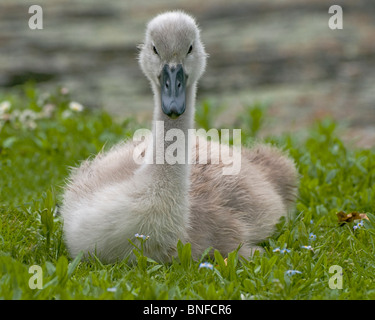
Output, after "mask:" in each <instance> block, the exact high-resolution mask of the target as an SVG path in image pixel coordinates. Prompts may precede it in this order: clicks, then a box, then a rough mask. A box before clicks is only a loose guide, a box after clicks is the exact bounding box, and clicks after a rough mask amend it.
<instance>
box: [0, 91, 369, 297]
mask: <svg viewBox="0 0 375 320" xmlns="http://www.w3.org/2000/svg"><path fill="white" fill-rule="evenodd" d="M5 100H7V101H9V102H10V103H11V107H10V110H8V111H3V113H2V114H1V115H0V118H1V119H2V120H0V128H1V129H0V190H1V194H0V217H1V221H0V299H375V282H374V281H375V255H374V253H375V247H374V246H375V244H374V235H375V216H374V215H373V214H374V211H375V210H374V209H375V188H374V182H375V152H374V150H358V149H355V148H348V147H346V146H345V145H344V144H343V142H342V141H341V140H340V137H339V136H338V133H337V132H338V131H337V128H336V124H335V123H334V122H333V121H330V120H324V121H322V122H319V123H316V124H315V125H313V126H312V127H311V128H310V129H309V134H308V138H307V139H305V140H301V139H299V138H298V136H297V135H292V134H289V135H288V134H285V135H283V136H279V137H268V138H266V141H267V142H269V143H272V144H275V145H278V146H279V147H281V148H284V149H286V150H288V151H289V153H290V155H291V156H292V157H293V158H294V159H295V161H296V163H297V165H298V168H299V172H300V175H301V182H300V187H299V199H298V201H297V205H296V210H295V214H294V216H293V217H292V218H291V219H290V220H288V221H285V220H283V221H281V222H280V223H279V224H278V226H277V231H276V232H275V234H274V235H273V236H272V237H271V238H270V239H268V240H267V241H265V242H263V243H262V245H263V246H264V248H265V252H264V253H262V254H256V255H255V256H254V257H252V258H247V259H245V258H243V257H239V256H238V255H237V253H236V252H232V253H231V254H229V256H228V258H227V260H226V263H225V261H224V258H225V257H222V256H221V255H220V254H219V253H218V252H215V259H214V260H213V261H212V260H210V259H209V258H208V256H207V255H202V257H201V258H200V259H199V260H198V261H193V260H192V259H191V254H190V245H189V244H186V245H182V244H181V243H179V244H176V245H177V249H178V257H176V258H175V259H174V260H173V262H172V263H168V264H159V263H156V262H154V261H152V260H150V259H148V258H147V257H145V256H144V255H143V252H142V243H141V241H140V240H138V239H131V240H132V242H133V244H134V254H135V255H136V256H137V259H136V261H137V263H135V264H134V265H128V264H127V263H126V261H124V262H121V263H117V264H110V265H103V264H102V263H101V262H100V261H99V260H97V259H96V258H95V257H93V258H92V259H91V261H89V262H83V261H80V258H79V257H78V258H77V259H75V260H72V259H70V258H69V255H68V252H67V249H66V247H65V244H64V239H63V233H62V223H63V222H62V221H61V219H60V217H59V216H58V215H56V204H57V203H59V201H60V199H61V193H62V186H63V185H64V180H65V179H66V177H67V175H68V172H69V166H75V165H78V164H79V161H81V160H84V159H86V158H87V157H90V156H92V155H94V154H96V153H97V152H98V151H100V150H101V149H102V148H103V146H105V147H109V146H111V145H113V144H114V143H116V142H118V141H120V140H123V139H126V138H130V137H132V133H133V132H134V130H135V129H136V128H138V127H141V124H135V121H132V120H131V119H128V120H125V121H122V122H118V121H115V120H114V118H112V117H111V116H110V115H108V114H107V113H105V112H104V111H100V110H99V111H89V110H83V111H82V112H79V111H74V110H70V108H69V102H70V101H71V100H72V99H71V97H69V95H68V94H62V93H61V91H60V90H56V92H55V93H52V94H49V95H46V94H43V93H39V92H38V90H37V89H36V88H35V87H33V86H30V85H27V86H25V87H24V88H23V89H22V90H19V91H16V92H13V93H11V94H8V95H3V96H0V103H1V102H2V101H5ZM46 105H50V106H49V107H45V106H46ZM52 105H53V106H52ZM0 106H1V105H0ZM2 106H3V107H4V104H3V105H2ZM201 107H202V108H201V109H199V110H198V112H197V124H198V126H200V127H203V128H205V127H209V126H210V125H212V123H214V120H215V118H214V117H213V116H212V115H213V114H215V112H214V111H213V106H212V104H210V103H209V102H204V103H203V104H202V106H201ZM27 110H31V111H32V112H30V111H27ZM0 112H1V111H0ZM4 114H5V115H4ZM265 120H267V119H266V113H265V108H264V107H263V106H260V105H254V106H249V107H247V108H245V109H244V111H243V113H241V114H239V115H238V120H237V123H236V127H237V128H244V129H246V130H243V136H242V142H243V143H244V144H246V145H250V144H251V143H252V142H253V141H254V138H256V136H257V134H258V132H259V130H261V128H262V125H263V123H264V121H265ZM341 210H343V211H346V212H353V211H359V212H363V213H367V216H368V217H369V219H370V220H369V221H367V220H365V221H364V225H363V226H362V227H360V228H358V229H356V230H354V229H353V226H354V225H355V224H356V223H357V222H351V223H347V224H344V225H342V226H340V225H339V224H338V223H337V217H336V212H338V211H341ZM145 241H147V240H145ZM302 246H311V249H306V248H303V247H302ZM277 248H280V250H282V249H284V248H286V249H288V250H290V251H289V252H284V253H282V252H280V251H278V250H275V249H277ZM309 248H310V247H309ZM201 262H210V263H211V264H212V265H213V266H214V267H213V269H209V268H199V264H200V263H201ZM33 265H38V266H40V267H41V270H42V278H41V279H42V281H43V284H42V289H38V288H36V289H31V288H30V285H29V284H30V283H31V284H33V283H37V281H34V278H31V277H32V276H33V275H34V274H33V273H29V268H30V267H31V266H33ZM334 265H337V266H340V267H342V289H332V288H330V286H329V284H330V281H331V283H332V282H333V283H334V284H335V283H336V284H338V282H335V281H333V280H334V278H331V277H335V276H337V275H338V274H337V273H334V272H333V273H330V267H331V266H334ZM288 270H298V271H299V272H300V273H297V274H294V275H288V272H287V271H288ZM330 278H331V280H330ZM29 282H30V283H29Z"/></svg>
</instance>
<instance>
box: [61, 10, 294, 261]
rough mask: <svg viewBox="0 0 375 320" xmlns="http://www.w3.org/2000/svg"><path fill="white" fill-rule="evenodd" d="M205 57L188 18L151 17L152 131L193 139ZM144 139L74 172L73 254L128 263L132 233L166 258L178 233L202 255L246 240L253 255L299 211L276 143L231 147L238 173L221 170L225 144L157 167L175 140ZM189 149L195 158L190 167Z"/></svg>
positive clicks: (147, 46)
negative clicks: (281, 222) (282, 221)
mask: <svg viewBox="0 0 375 320" xmlns="http://www.w3.org/2000/svg"><path fill="white" fill-rule="evenodd" d="M206 56H207V55H206V53H205V50H204V47H203V45H202V43H201V40H200V35H199V29H198V27H197V25H196V23H195V21H194V19H193V18H191V17H190V16H189V15H187V14H185V13H182V12H167V13H164V14H161V15H159V16H157V17H155V18H154V19H153V20H152V21H151V22H150V23H149V24H148V26H147V30H146V37H145V41H144V44H143V45H142V46H141V52H140V55H139V63H140V66H141V68H142V70H143V72H144V74H145V75H146V76H147V77H148V79H149V80H150V83H151V86H152V90H153V93H154V122H153V129H152V133H153V136H154V137H155V136H156V135H157V134H158V133H157V132H156V131H157V128H158V126H160V124H162V126H163V128H162V129H163V132H168V131H169V130H171V129H172V131H173V129H178V131H179V132H181V133H183V134H184V135H185V136H186V137H188V136H189V132H188V131H189V129H190V130H191V129H193V128H194V112H195V94H196V88H197V81H198V79H199V78H200V76H201V75H202V74H203V72H204V69H205V65H206ZM145 141H146V142H144V143H141V142H136V141H128V142H123V143H120V144H118V145H117V146H115V147H113V148H112V149H111V150H109V151H108V152H106V153H101V154H99V155H98V156H97V157H96V158H94V159H93V160H87V161H85V162H84V163H83V164H82V165H81V166H80V167H79V168H77V169H74V170H73V172H72V174H71V177H70V181H69V183H68V185H67V187H66V190H65V193H64V201H63V206H62V209H61V214H62V216H63V218H64V232H65V239H66V242H67V246H68V249H69V251H70V253H71V255H72V256H76V255H77V254H78V253H79V252H80V251H83V252H84V254H85V255H86V256H87V255H89V254H95V255H97V256H98V257H99V258H100V259H101V260H102V261H104V262H115V261H118V260H122V259H124V258H125V257H127V256H129V254H131V251H132V249H133V246H132V245H131V244H130V243H129V241H128V239H131V240H134V237H135V234H136V233H138V234H143V235H148V236H149V239H148V240H147V241H146V242H145V243H144V254H145V255H146V256H149V257H151V258H153V259H155V260H157V261H161V262H164V261H170V259H171V257H172V256H174V255H175V254H176V244H177V242H178V240H181V241H182V242H190V243H191V246H192V253H193V256H194V257H199V256H200V255H201V254H202V253H203V252H204V250H205V249H207V248H208V247H212V248H214V249H217V250H219V251H220V252H221V253H222V254H223V255H226V254H228V253H229V252H230V251H233V250H234V249H236V248H237V247H238V246H239V245H240V244H241V245H242V247H241V249H240V254H242V255H244V256H249V255H250V254H251V252H252V250H253V249H256V248H257V247H256V245H257V243H258V242H260V241H262V240H264V239H266V238H267V237H268V236H270V235H271V234H272V232H273V230H274V227H275V224H276V223H277V222H278V220H279V219H280V217H281V216H285V215H286V214H287V212H288V211H290V210H291V209H292V208H293V204H294V201H295V196H296V185H297V172H296V169H295V166H294V163H293V162H292V161H291V160H290V159H289V158H288V157H286V156H285V155H284V154H283V153H282V152H280V151H279V150H277V149H276V148H273V147H270V146H266V145H257V146H255V147H254V148H252V149H244V148H242V151H241V152H240V151H238V150H235V149H233V150H232V152H233V156H234V157H235V156H236V157H237V158H238V157H240V158H241V167H240V171H239V172H238V173H236V174H233V175H223V169H224V168H226V167H228V166H230V165H228V164H227V163H226V162H225V163H224V162H223V161H220V162H219V163H218V164H215V163H214V161H211V160H212V158H213V157H216V156H218V155H219V154H220V150H221V146H220V144H219V143H218V142H209V143H208V146H209V150H211V151H210V152H209V154H208V161H207V164H201V163H200V162H199V157H198V155H199V151H200V150H199V148H203V147H204V146H205V143H203V141H202V138H198V139H196V140H195V139H186V143H185V144H184V145H182V146H181V145H180V146H179V147H181V148H182V149H181V148H177V149H178V150H180V151H181V150H183V151H185V152H184V154H185V160H186V161H185V162H184V161H182V162H179V163H176V164H169V163H168V162H164V164H159V163H160V162H157V161H155V160H157V159H156V158H157V156H158V154H159V155H160V150H162V151H167V149H168V148H169V147H173V143H176V142H175V140H173V139H169V140H168V139H162V140H160V139H156V138H154V139H148V138H147V139H146V140H145ZM147 141H148V142H147ZM211 144H212V148H211ZM135 150H136V151H137V152H136V154H137V155H138V156H136V157H135V156H134V155H135ZM191 150H195V151H196V152H195V157H196V162H197V164H189V163H191V160H192V159H188V157H189V155H191V154H194V153H192V152H190V151H191ZM134 158H136V159H134ZM159 160H160V159H159ZM189 160H190V162H189ZM220 160H221V158H220Z"/></svg>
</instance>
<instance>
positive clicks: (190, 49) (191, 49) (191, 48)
mask: <svg viewBox="0 0 375 320" xmlns="http://www.w3.org/2000/svg"><path fill="white" fill-rule="evenodd" d="M192 51H193V45H192V44H191V45H190V47H189V51H188V53H187V54H190V53H191V52H192Z"/></svg>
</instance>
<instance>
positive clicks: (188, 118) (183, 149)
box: [146, 84, 196, 193]
mask: <svg viewBox="0 0 375 320" xmlns="http://www.w3.org/2000/svg"><path fill="white" fill-rule="evenodd" d="M153 92H154V116H153V125H152V134H153V145H152V147H151V145H149V147H148V148H147V151H146V159H147V161H146V162H147V163H152V164H151V165H150V164H149V165H146V166H147V169H146V170H147V171H148V173H149V174H151V175H152V176H153V180H156V181H169V182H170V183H171V186H172V185H173V188H175V191H177V190H179V191H181V192H186V193H187V189H188V187H189V174H190V168H189V164H188V162H189V161H188V156H189V154H190V151H191V149H192V145H191V143H192V139H189V129H194V115H195V94H196V85H195V84H192V85H190V86H187V87H186V109H185V112H184V113H183V114H182V115H180V116H179V117H178V118H177V119H171V118H170V117H168V116H167V115H166V114H164V112H163V111H162V108H161V96H160V88H158V87H157V86H153ZM169 147H170V148H169ZM171 150H174V151H175V152H174V153H173V154H171ZM151 151H152V152H151ZM168 154H169V155H172V158H175V159H178V162H176V163H174V164H171V161H170V158H168ZM151 158H152V161H151ZM172 161H173V159H172Z"/></svg>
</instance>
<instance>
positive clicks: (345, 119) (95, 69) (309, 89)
mask: <svg viewBox="0 0 375 320" xmlns="http://www.w3.org/2000/svg"><path fill="white" fill-rule="evenodd" d="M33 4H38V5H40V6H41V7H42V8H43V30H30V29H29V27H28V21H29V18H30V17H31V15H32V14H29V13H28V9H29V7H30V6H31V5H33ZM333 4H337V5H340V6H342V8H343V27H344V28H343V30H331V29H330V28H329V27H328V21H329V18H330V17H331V15H330V14H329V13H328V9H329V7H330V6H331V5H333ZM171 9H182V10H184V11H186V12H188V13H190V14H192V15H193V16H194V17H195V18H196V20H197V21H198V23H199V25H200V27H201V30H202V31H201V35H202V40H203V42H204V43H205V45H206V50H207V52H208V53H209V55H210V57H209V60H208V66H207V69H206V73H205V74H204V76H203V78H202V79H201V81H200V85H199V91H198V99H197V100H198V103H199V102H202V101H211V102H212V104H214V105H217V106H225V107H226V109H225V110H224V111H222V112H221V114H220V116H219V120H220V119H221V120H220V121H222V122H223V123H225V122H230V121H231V120H232V119H234V115H237V114H238V113H239V112H241V108H243V107H244V106H247V105H250V104H252V103H260V104H262V105H265V106H267V109H266V110H267V114H268V115H269V116H270V118H272V119H273V121H272V122H271V124H269V125H268V127H267V130H268V131H269V132H270V133H272V134H278V133H280V132H284V131H294V132H299V130H302V129H303V128H306V127H308V126H309V125H311V124H312V123H313V122H314V121H315V120H317V119H323V118H325V117H331V118H333V119H336V120H337V121H339V123H340V124H341V125H342V126H343V127H345V130H344V131H343V133H342V134H343V138H344V140H347V141H350V142H354V143H355V144H356V145H358V146H360V147H365V148H370V147H374V146H375V1H374V0H356V1H353V0H345V1H344V0H343V1H339V0H337V1H327V0H313V1H311V0H310V1H304V0H272V1H271V0H234V1H223V0H215V1H213V0H205V1H202V0H187V1H167V0H157V1H149V0H137V1H135V0H130V1H101V0H86V1H85V0H82V1H68V0H48V1H47V0H44V1H37V2H35V1H25V0H1V4H0V92H7V91H8V90H12V88H13V87H15V86H18V85H21V84H23V83H25V82H26V81H28V80H31V79H32V80H34V81H35V82H36V83H37V87H38V88H41V89H42V90H54V88H56V86H61V87H64V88H67V89H68V90H69V92H70V93H71V96H72V97H73V99H74V100H76V101H78V102H80V103H82V104H83V105H85V106H86V107H90V108H105V109H106V110H108V111H109V112H110V113H112V114H114V115H116V116H118V117H126V116H129V115H131V116H133V117H134V118H136V119H137V120H139V121H144V120H146V121H147V120H150V119H151V116H152V94H151V90H150V88H149V84H148V81H147V80H146V78H145V77H144V76H143V74H142V73H141V71H140V69H139V67H138V62H137V48H136V46H137V44H139V43H141V42H142V40H143V35H144V31H145V24H146V23H147V21H149V20H150V19H151V18H153V17H154V16H155V15H156V14H158V13H161V12H163V11H166V10H171Z"/></svg>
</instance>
